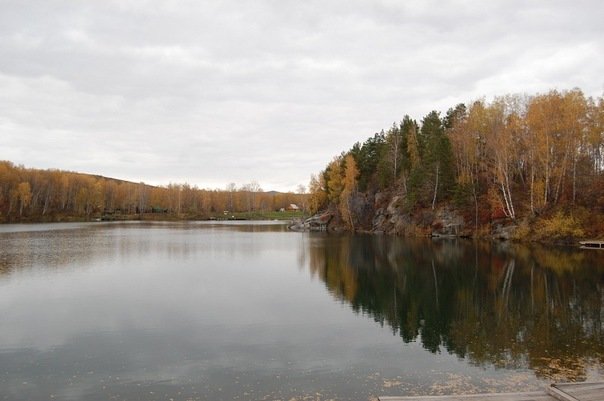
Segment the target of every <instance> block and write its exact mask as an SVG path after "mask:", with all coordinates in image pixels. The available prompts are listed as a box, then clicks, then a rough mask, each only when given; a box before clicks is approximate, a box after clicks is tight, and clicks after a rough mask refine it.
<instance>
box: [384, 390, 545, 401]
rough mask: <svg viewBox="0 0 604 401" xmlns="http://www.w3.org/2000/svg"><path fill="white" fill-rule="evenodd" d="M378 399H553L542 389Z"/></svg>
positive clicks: (504, 400)
mask: <svg viewBox="0 0 604 401" xmlns="http://www.w3.org/2000/svg"><path fill="white" fill-rule="evenodd" d="M378 399H379V400H380V401H477V400H487V401H555V399H554V398H552V397H551V396H549V395H548V394H546V393H545V392H543V391H533V392H524V393H489V394H459V395H444V396H443V395H441V396H431V395H428V396H407V397H378Z"/></svg>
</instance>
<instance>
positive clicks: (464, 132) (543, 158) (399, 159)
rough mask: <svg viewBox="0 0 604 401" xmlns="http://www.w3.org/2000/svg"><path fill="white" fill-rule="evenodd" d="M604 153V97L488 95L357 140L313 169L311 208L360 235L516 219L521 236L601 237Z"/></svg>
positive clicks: (468, 231)
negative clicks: (328, 213)
mask: <svg viewBox="0 0 604 401" xmlns="http://www.w3.org/2000/svg"><path fill="white" fill-rule="evenodd" d="M603 151H604V99H603V98H602V97H599V98H596V99H594V98H591V97H586V96H585V95H584V94H583V92H582V91H581V90H580V89H573V90H565V91H556V90H552V91H550V92H548V93H543V94H537V95H533V96H526V95H524V96H522V95H505V96H500V97H496V98H494V99H493V100H492V101H490V102H488V101H486V100H484V99H479V100H476V101H474V102H472V103H470V104H468V105H466V104H458V105H456V106H454V107H451V108H450V109H449V110H448V111H447V112H446V114H445V115H444V116H441V114H440V113H439V112H438V111H431V112H429V113H428V114H427V115H426V116H424V117H423V118H422V119H421V121H420V122H418V121H416V120H414V119H412V118H411V117H409V116H408V115H405V116H404V117H403V119H402V120H401V121H400V122H399V123H394V124H393V125H392V126H391V127H390V128H388V129H387V130H385V131H384V130H382V131H380V132H379V133H376V134H375V135H373V136H372V137H370V138H368V139H367V140H366V141H365V142H362V143H361V142H358V143H356V144H354V146H353V147H352V148H351V149H349V150H348V151H346V152H343V153H342V154H341V155H339V156H337V157H335V158H334V159H333V160H332V161H331V162H329V164H328V165H327V166H326V167H325V169H324V170H323V171H321V172H320V173H319V174H317V175H313V176H312V177H311V182H310V185H309V192H310V199H309V204H310V209H311V211H313V212H317V211H321V210H329V211H331V212H332V213H333V214H334V216H335V217H336V218H335V219H333V220H332V223H331V226H332V227H336V228H337V227H339V228H342V229H347V230H352V231H359V230H363V231H366V230H367V231H373V232H376V231H386V232H391V233H395V234H402V235H405V234H411V235H413V234H421V235H424V234H428V235H429V234H430V233H431V232H435V231H438V230H439V229H443V227H442V226H443V225H447V224H449V223H450V222H451V221H457V223H456V225H458V226H461V228H460V230H458V231H456V232H457V233H461V234H463V235H468V236H488V235H491V234H492V232H493V230H494V229H495V227H502V226H507V227H513V228H514V230H513V231H512V234H511V237H512V238H519V239H520V238H534V239H547V238H554V239H555V238H561V239H564V238H580V237H584V236H599V237H601V236H602V235H603V234H604V216H603V213H602V212H603V211H604V154H603ZM443 209H446V210H447V213H443V212H442V210H443ZM443 215H446V216H449V218H445V219H443V218H441V217H442V216H443ZM451 215H455V216H456V219H451V218H450V216H451ZM380 216H381V217H380ZM439 216H441V217H439Z"/></svg>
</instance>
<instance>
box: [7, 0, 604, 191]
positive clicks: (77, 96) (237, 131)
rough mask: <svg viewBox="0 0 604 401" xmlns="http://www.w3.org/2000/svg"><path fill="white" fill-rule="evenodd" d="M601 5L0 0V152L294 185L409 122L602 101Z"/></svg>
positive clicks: (128, 171) (201, 181)
mask: <svg viewBox="0 0 604 401" xmlns="http://www.w3.org/2000/svg"><path fill="white" fill-rule="evenodd" d="M603 12H604V5H602V4H601V2H598V1H578V2H573V3H572V4H571V3H569V2H566V1H553V2H552V1H547V2H545V1H543V2H540V1H537V2H529V3H527V2H522V1H511V2H510V1H495V2H488V3H484V2H475V1H461V0H460V1H449V2H440V1H428V2H425V1H416V2H400V1H390V0H380V1H343V0H342V1H327V2H325V1H309V2H299V1H282V0H281V1H276V0H265V1H259V2H237V1H204V2H197V1H185V2H170V1H132V2H122V1H103V2H85V3H73V2H70V1H19V2H17V1H15V2H5V4H3V12H2V13H1V14H0V84H1V85H2V91H1V93H0V106H1V109H0V127H1V128H2V130H3V135H2V136H3V138H2V139H0V144H1V146H2V147H3V155H5V156H3V157H7V158H11V159H13V161H15V162H18V163H24V164H26V165H31V166H36V167H56V168H65V169H70V170H84V171H89V172H94V173H98V174H106V175H113V176H118V177H124V178H128V179H134V180H136V181H140V180H144V181H148V182H152V183H164V184H167V182H166V181H165V180H172V181H174V180H177V179H186V180H187V181H189V182H191V183H192V184H198V185H200V186H209V185H215V184H214V183H218V186H221V187H223V186H224V185H225V184H226V183H228V182H230V181H237V182H238V183H243V182H249V181H251V180H254V179H255V180H258V181H261V184H262V185H263V187H265V188H266V187H268V186H272V185H275V186H278V188H277V187H275V189H284V190H288V189H293V188H295V186H296V184H298V183H306V181H307V180H308V176H309V175H310V173H313V172H317V171H318V170H320V169H321V168H323V167H324V165H325V164H326V163H327V161H328V160H329V159H331V157H332V156H333V155H335V154H339V153H340V152H341V151H343V150H345V149H347V148H349V147H350V146H351V145H352V144H353V143H354V142H356V141H359V140H361V141H362V140H364V139H365V138H366V137H368V136H370V135H372V134H373V132H376V131H379V130H380V129H381V128H386V127H388V126H389V125H390V124H391V123H392V121H396V120H400V119H401V118H402V116H403V115H404V114H410V115H412V116H413V117H414V118H417V119H420V118H421V117H422V116H423V114H425V113H427V112H428V111H429V110H431V109H435V108H436V109H440V110H444V109H446V108H448V107H450V106H453V105H454V104H455V103H458V102H467V101H471V100H473V99H475V98H476V97H479V96H486V97H492V96H495V95H501V94H506V93H514V92H529V93H531V92H535V91H545V90H548V89H550V88H558V89H565V88H572V87H575V86H579V87H581V88H582V89H583V90H584V91H585V92H586V94H587V95H592V96H593V95H601V93H602V91H603V90H604V81H602V78H601V71H602V70H603V69H604V61H603V59H602V57H601V54H602V50H603V49H602V47H603V44H602V42H603V41H602V39H601V38H602V37H604V29H603V28H602V26H601V22H600V18H599V16H601V15H602V13H603ZM70 155H73V156H71V157H70ZM76 155H77V157H76ZM81 155H86V156H85V157H83V156H81ZM299 155H303V156H299ZM288 160H294V161H300V164H299V165H295V164H293V163H290V162H288ZM166 169H169V170H170V171H168V172H167V171H166ZM284 183H287V185H290V184H289V183H291V186H290V187H283V186H282V185H284Z"/></svg>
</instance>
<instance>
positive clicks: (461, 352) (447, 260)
mask: <svg viewBox="0 0 604 401" xmlns="http://www.w3.org/2000/svg"><path fill="white" fill-rule="evenodd" d="M308 252H309V253H308V258H309V261H310V263H309V265H310V272H311V274H312V275H313V276H317V277H319V278H320V279H321V280H322V281H324V282H325V284H326V286H327V289H328V290H329V292H330V293H331V294H332V295H333V296H334V297H336V298H338V299H340V300H343V301H345V302H347V303H349V304H350V305H351V307H352V309H353V310H354V311H355V312H357V313H363V314H366V315H369V316H372V317H373V319H375V320H376V321H377V322H379V323H380V324H382V325H388V326H390V327H391V328H392V330H393V333H395V334H398V335H400V336H401V338H402V339H403V341H404V342H411V341H420V342H421V344H422V345H423V347H424V348H425V349H426V350H428V351H430V352H432V353H436V352H441V351H443V350H446V351H447V352H449V353H451V354H455V355H457V356H459V357H461V358H466V359H467V360H468V361H469V362H470V363H473V364H476V365H481V366H485V365H491V366H495V367H501V368H530V369H532V370H533V371H534V372H535V374H536V375H537V377H539V378H541V379H547V380H554V381H581V380H585V379H586V377H587V373H588V370H589V369H590V368H591V369H603V368H604V332H603V327H602V321H603V318H604V307H603V306H604V253H603V252H599V251H581V250H575V249H560V248H548V247H543V246H537V245H533V246H530V247H528V246H522V245H516V244H509V243H494V244H492V243H488V242H469V241H457V240H437V241H431V240H417V239H416V240H409V239H401V238H392V237H385V236H346V235H343V236H334V235H328V236H327V235H320V234H317V235H312V236H311V239H310V241H309V242H308Z"/></svg>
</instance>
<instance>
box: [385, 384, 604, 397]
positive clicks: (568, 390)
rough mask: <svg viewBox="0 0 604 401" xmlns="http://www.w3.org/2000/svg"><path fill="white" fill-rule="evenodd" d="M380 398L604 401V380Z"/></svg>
mask: <svg viewBox="0 0 604 401" xmlns="http://www.w3.org/2000/svg"><path fill="white" fill-rule="evenodd" d="M378 399H379V400H380V401H478V400H485V401H604V382H586V383H561V384H552V385H551V386H547V387H546V388H545V390H544V391H534V392H525V393H490V394H459V395H445V396H433V395H428V396H407V397H379V398H378Z"/></svg>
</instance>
